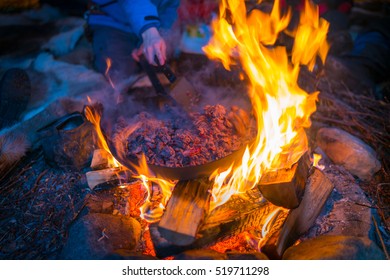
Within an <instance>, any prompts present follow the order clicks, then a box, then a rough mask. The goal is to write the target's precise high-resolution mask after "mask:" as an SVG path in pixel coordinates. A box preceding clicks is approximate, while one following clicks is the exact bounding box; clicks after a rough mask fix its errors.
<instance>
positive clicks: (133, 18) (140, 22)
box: [87, 0, 180, 38]
mask: <svg viewBox="0 0 390 280" xmlns="http://www.w3.org/2000/svg"><path fill="white" fill-rule="evenodd" d="M93 3H94V4H97V5H98V7H100V8H99V10H100V11H99V12H98V13H93V12H92V13H91V14H90V15H89V17H88V19H87V20H88V24H89V25H103V26H110V27H114V28H117V29H120V30H122V31H125V32H129V33H134V34H136V35H137V36H138V37H139V38H141V34H142V32H144V31H145V30H146V29H148V28H150V27H157V28H163V29H169V28H170V27H171V26H172V24H173V23H174V22H175V20H176V18H177V8H178V7H179V4H180V1H179V0H117V1H112V0H93Z"/></svg>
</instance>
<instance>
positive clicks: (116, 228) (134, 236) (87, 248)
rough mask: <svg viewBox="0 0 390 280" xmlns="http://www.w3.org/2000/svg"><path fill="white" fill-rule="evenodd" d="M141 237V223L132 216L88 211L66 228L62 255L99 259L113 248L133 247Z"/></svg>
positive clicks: (65, 256)
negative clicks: (66, 232) (66, 233)
mask: <svg viewBox="0 0 390 280" xmlns="http://www.w3.org/2000/svg"><path fill="white" fill-rule="evenodd" d="M140 238H141V225H140V224H139V222H138V221H137V220H135V219H133V218H129V217H125V216H113V215H108V214H100V213H90V214H88V215H85V216H82V217H81V218H79V219H78V220H76V222H75V223H74V224H72V225H71V226H70V228H69V231H68V239H67V241H66V243H65V245H64V248H63V250H62V252H61V255H60V258H61V259H71V260H99V259H104V258H105V257H106V256H107V255H110V254H112V253H113V252H114V251H115V250H119V249H126V250H133V249H135V247H136V246H137V244H138V242H139V240H140Z"/></svg>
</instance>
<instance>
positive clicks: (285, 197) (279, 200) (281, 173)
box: [259, 153, 311, 209]
mask: <svg viewBox="0 0 390 280" xmlns="http://www.w3.org/2000/svg"><path fill="white" fill-rule="evenodd" d="M310 165H311V163H310V156H309V154H308V153H306V154H304V155H303V156H302V157H301V158H300V159H299V161H298V162H297V163H295V164H294V165H293V166H292V167H291V168H289V169H280V170H277V171H271V172H268V173H266V174H265V175H264V176H263V177H262V178H261V180H260V183H259V188H260V191H261V192H262V194H263V196H264V197H265V198H266V199H267V200H268V201H270V202H271V203H273V204H275V205H278V206H281V207H284V208H288V209H293V208H296V207H298V206H299V203H300V202H301V200H302V196H303V193H304V190H305V184H306V181H307V177H308V176H309V169H310Z"/></svg>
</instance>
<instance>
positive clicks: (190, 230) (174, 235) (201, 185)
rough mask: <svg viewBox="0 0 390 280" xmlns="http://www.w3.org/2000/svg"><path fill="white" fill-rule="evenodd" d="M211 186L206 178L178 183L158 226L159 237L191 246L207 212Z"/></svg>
mask: <svg viewBox="0 0 390 280" xmlns="http://www.w3.org/2000/svg"><path fill="white" fill-rule="evenodd" d="M212 186H213V183H212V182H210V181H208V180H207V179H206V178H203V179H198V180H192V181H180V182H178V183H177V185H176V186H175V188H174V190H173V192H172V196H171V198H170V200H169V202H168V204H167V207H166V211H165V212H164V215H163V216H162V218H161V220H160V223H159V226H158V230H159V231H160V233H161V236H163V237H164V238H165V239H166V240H168V241H170V242H171V243H172V244H175V245H180V246H184V245H189V244H192V243H193V242H194V241H195V237H196V234H197V233H198V229H199V225H200V223H201V222H202V221H203V220H204V218H205V215H206V213H207V212H208V208H209V200H210V191H211V188H212Z"/></svg>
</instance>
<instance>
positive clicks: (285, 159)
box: [86, 1, 331, 257]
mask: <svg viewBox="0 0 390 280" xmlns="http://www.w3.org/2000/svg"><path fill="white" fill-rule="evenodd" d="M232 11H234V12H232ZM290 20H291V11H290V10H286V11H284V12H282V11H281V9H280V6H279V1H275V4H274V6H273V9H272V11H271V13H264V12H262V11H260V10H256V9H255V10H252V11H251V12H247V10H246V6H245V2H244V1H222V3H221V5H220V11H219V19H216V20H215V21H214V22H213V23H212V29H213V31H214V35H213V37H212V39H211V41H210V42H209V44H208V45H207V46H206V47H205V48H204V51H205V53H206V55H207V56H208V57H209V58H210V59H213V60H218V61H220V62H222V64H223V66H224V67H225V68H226V69H227V70H229V69H230V68H231V65H237V64H239V65H241V66H242V71H243V72H242V75H243V76H245V77H246V78H245V79H246V81H247V82H248V83H249V84H250V86H249V89H248V93H247V94H248V96H249V98H250V101H251V105H252V109H253V112H252V114H253V116H254V117H255V119H256V124H257V127H256V132H257V133H256V136H255V140H254V141H252V142H251V143H250V144H248V145H247V146H246V147H245V149H242V150H243V152H242V157H241V158H237V157H236V158H232V159H231V160H230V162H229V165H228V166H222V167H218V168H216V169H215V170H208V171H209V176H204V175H203V176H198V177H194V178H191V179H187V180H170V178H164V176H158V175H157V176H156V174H154V172H153V170H151V169H150V168H149V167H148V163H147V159H146V157H142V159H141V160H140V163H141V164H140V165H139V166H123V165H122V164H121V163H120V160H119V162H118V161H117V160H116V159H115V156H112V155H111V153H112V151H111V150H110V147H109V145H108V144H107V142H106V137H105V136H104V133H103V132H102V130H101V128H100V125H101V119H100V118H101V116H100V115H99V112H97V111H96V110H95V111H94V110H93V109H92V107H87V109H86V117H87V118H88V120H89V121H91V122H92V123H93V124H94V125H95V127H96V131H97V134H98V136H99V143H100V144H99V146H100V148H101V149H102V150H103V151H105V152H104V153H105V155H106V156H107V157H109V158H110V159H109V160H108V161H107V164H108V165H107V166H110V169H109V170H100V171H92V172H89V174H87V177H88V180H89V182H90V186H91V187H95V185H96V176H97V177H99V176H102V178H99V179H98V181H97V183H102V182H104V181H108V180H112V179H113V178H115V176H118V177H121V176H120V175H118V174H119V173H122V174H127V173H128V172H127V171H129V170H128V168H131V169H132V173H134V174H133V175H132V176H131V177H132V178H134V179H137V180H138V181H137V182H136V183H132V184H131V185H130V187H134V184H136V185H137V184H141V183H142V185H143V188H144V192H145V194H146V195H145V198H144V201H143V204H142V206H140V216H141V217H142V219H144V220H145V221H146V222H147V223H148V224H149V229H150V233H151V238H152V240H153V244H154V248H155V250H156V254H157V255H158V256H160V257H169V256H170V255H172V254H175V253H178V252H182V251H184V250H185V249H188V248H201V247H203V246H206V245H210V244H213V243H214V244H215V242H217V241H220V240H223V239H226V238H227V237H231V236H234V235H236V234H240V233H242V232H245V231H246V232H248V231H251V230H252V231H253V229H255V228H256V229H257V230H258V231H259V233H258V234H257V235H256V236H251V237H250V234H247V235H246V238H247V239H248V238H249V239H252V240H253V239H257V242H256V243H257V245H256V246H257V247H258V248H259V249H260V248H262V247H263V246H265V245H266V244H267V240H269V236H270V235H272V234H273V233H275V232H280V229H281V226H282V225H283V221H284V220H285V219H286V217H287V216H288V213H289V209H292V208H297V207H298V206H299V205H300V203H301V199H302V196H303V192H304V189H305V185H306V181H307V178H308V176H309V166H310V165H311V164H310V160H309V157H310V156H309V151H308V141H307V136H306V133H305V130H304V129H305V128H308V127H309V126H310V115H311V114H312V113H313V112H314V111H315V110H316V104H315V102H316V100H317V98H318V92H313V93H307V92H305V91H304V90H303V89H301V88H300V87H299V86H298V82H297V79H298V74H299V71H300V68H301V67H302V66H306V67H308V68H309V69H310V70H313V68H314V67H315V65H316V63H317V58H318V57H319V58H320V59H321V60H322V61H324V60H325V58H326V54H327V51H328V48H329V47H328V44H327V42H326V34H327V31H328V27H329V25H328V23H327V22H326V21H325V20H323V19H319V17H318V7H317V6H315V5H314V4H312V3H310V2H309V1H306V2H305V9H304V11H303V12H302V13H301V17H300V21H299V25H298V27H296V28H294V29H293V30H289V29H288V26H289V23H290ZM281 32H286V33H288V35H289V36H292V37H294V38H295V43H294V46H293V48H292V52H291V57H289V55H290V54H289V52H288V50H287V49H286V47H285V46H276V42H277V39H278V36H279V34H280V33H281ZM107 67H108V68H107V69H108V70H109V67H110V63H109V60H108V63H107ZM108 70H107V71H106V74H107V75H108V73H109V71H108ZM108 80H109V81H110V83H111V84H112V82H111V79H110V78H109V76H108ZM112 86H113V87H115V86H114V85H113V84H112ZM212 109H213V110H216V109H215V108H212ZM149 117H150V116H149ZM198 118H199V115H198ZM142 121H143V122H146V121H147V119H143V120H142V119H141V120H139V122H142ZM139 124H140V123H136V124H132V125H131V126H130V125H129V128H125V130H126V136H128V135H131V134H132V133H135V131H136V130H137V128H138V127H139ZM248 129H249V128H248ZM116 141H124V139H123V137H120V138H119V140H118V139H116ZM135 147H137V146H134V148H135ZM139 148H140V147H139ZM120 152H121V154H122V155H121V156H120V157H121V158H123V157H126V155H123V154H124V153H125V152H124V151H123V149H121V151H120ZM107 171H108V173H107ZM134 171H135V172H134ZM107 174H108V177H107ZM317 176H319V175H317ZM122 177H123V176H122ZM168 177H169V176H168ZM124 183H125V185H124V186H123V187H124V188H126V183H128V182H124ZM325 185H327V192H329V191H330V190H331V188H330V186H331V184H329V183H325ZM312 187H313V188H315V187H318V186H312ZM156 194H157V195H156ZM137 197H138V196H137ZM156 197H157V198H156ZM321 202H322V203H323V202H324V201H321ZM137 204H140V202H138V203H137ZM240 205H241V206H240ZM244 205H245V206H244ZM240 208H244V209H240ZM318 209H321V207H319V208H318ZM317 214H318V213H317ZM245 221H246V222H245ZM222 228H224V230H223V231H221V229H222ZM225 228H226V229H225ZM284 242H286V241H280V242H279V243H284ZM289 242H290V241H289ZM252 243H253V241H252ZM267 245H268V246H269V244H267ZM289 245H291V244H289ZM282 246H286V245H285V244H283V245H282ZM284 249H285V248H283V250H284ZM273 253H274V254H276V252H273ZM281 253H283V252H282V251H279V254H281Z"/></svg>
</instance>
